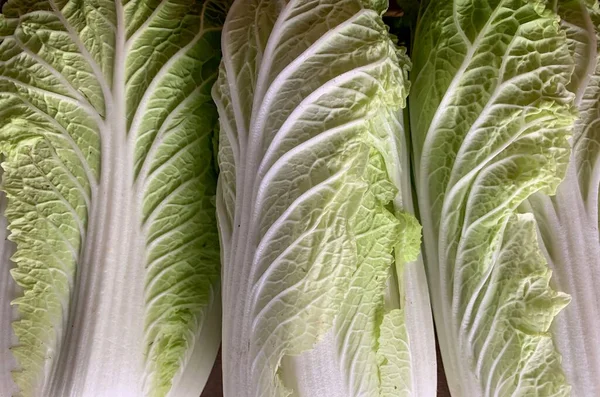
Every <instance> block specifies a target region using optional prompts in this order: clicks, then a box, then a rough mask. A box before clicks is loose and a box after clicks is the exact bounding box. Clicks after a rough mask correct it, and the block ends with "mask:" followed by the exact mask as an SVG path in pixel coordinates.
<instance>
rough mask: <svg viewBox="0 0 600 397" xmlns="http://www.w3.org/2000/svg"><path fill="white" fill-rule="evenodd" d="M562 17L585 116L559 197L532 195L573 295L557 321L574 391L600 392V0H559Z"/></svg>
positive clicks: (558, 275)
mask: <svg viewBox="0 0 600 397" xmlns="http://www.w3.org/2000/svg"><path fill="white" fill-rule="evenodd" d="M555 3H556V5H557V6H558V13H559V15H560V16H561V17H562V18H563V21H562V26H563V27H564V29H565V31H566V33H567V39H568V42H569V49H570V50H571V53H572V55H573V56H574V58H575V74H574V76H573V79H572V80H571V84H570V86H569V88H570V89H571V90H572V91H573V92H574V93H575V106H577V109H578V110H579V119H578V120H577V121H576V123H575V128H574V129H573V137H572V138H571V143H572V146H573V152H572V154H571V162H570V164H569V167H568V169H567V176H566V178H565V181H564V182H563V183H562V184H561V185H560V186H559V187H558V190H557V192H556V196H552V197H549V196H546V195H542V194H537V195H535V197H533V198H532V199H531V200H529V204H530V206H529V209H530V210H532V211H533V213H534V214H535V217H536V220H537V223H538V231H539V235H540V242H541V243H542V247H543V252H544V254H545V256H546V258H547V259H548V264H549V265H550V268H551V269H552V270H553V272H554V273H553V274H554V277H553V281H554V283H555V285H556V287H557V288H558V289H560V290H561V291H565V292H567V293H568V294H570V295H571V297H572V302H571V304H569V306H567V308H565V310H563V311H562V312H561V313H560V314H559V315H558V316H557V317H556V321H555V323H554V326H553V327H552V332H553V335H554V340H555V342H556V344H557V347H558V351H559V352H560V354H561V355H562V357H563V362H562V365H563V368H564V370H565V373H566V376H567V381H568V382H569V383H570V384H571V386H572V395H573V396H599V395H600V332H599V330H600V234H599V233H598V226H599V218H598V204H599V203H598V187H599V185H600V63H599V57H598V56H599V49H600V46H599V39H600V9H599V6H598V2H597V1H596V0H560V1H556V2H555Z"/></svg>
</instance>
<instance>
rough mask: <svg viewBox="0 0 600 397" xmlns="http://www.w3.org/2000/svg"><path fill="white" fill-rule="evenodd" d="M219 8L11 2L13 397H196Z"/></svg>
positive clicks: (213, 290)
mask: <svg viewBox="0 0 600 397" xmlns="http://www.w3.org/2000/svg"><path fill="white" fill-rule="evenodd" d="M225 6H226V4H225V3H224V2H220V1H211V0H209V1H204V2H198V1H195V0H164V1H161V2H158V1H153V0H136V1H129V2H123V3H121V2H118V1H117V2H114V1H110V0H85V1H75V0H68V1H56V0H43V1H31V0H11V1H9V2H8V3H7V4H6V5H5V6H4V8H3V14H4V15H2V16H0V150H1V151H2V152H3V153H4V155H5V162H4V163H3V168H4V170H5V174H4V178H3V188H4V191H6V194H7V196H8V207H7V210H6V216H7V218H8V222H9V226H8V227H9V229H10V232H11V234H10V239H11V240H12V241H14V242H15V243H16V246H17V250H16V253H15V255H14V256H13V257H12V260H13V261H14V263H15V268H14V269H13V270H12V271H11V273H12V276H13V277H14V280H15V281H16V284H18V285H19V286H20V287H21V288H22V290H23V291H22V294H19V295H20V296H17V297H16V299H14V301H13V304H14V305H16V307H17V308H18V312H19V319H18V320H16V321H15V322H13V328H14V330H15V334H16V336H17V337H18V344H16V345H15V346H13V347H12V353H13V354H14V356H15V357H16V358H17V360H18V365H19V368H18V370H16V371H15V372H13V376H14V380H15V382H16V384H17V385H18V387H19V389H20V394H22V395H24V396H31V395H44V396H115V395H121V396H124V395H126V396H137V395H144V394H145V395H153V396H163V395H166V394H167V393H168V392H169V391H171V394H172V395H176V396H185V395H190V396H198V394H199V392H200V391H201V389H202V387H203V384H204V382H205V381H206V378H207V377H208V374H209V372H210V368H211V367H212V363H213V361H214V357H215V355H216V352H217V349H218V345H219V332H220V329H219V320H218V319H219V315H220V313H219V310H220V307H219V304H218V302H217V300H216V299H215V298H216V297H217V295H218V293H219V289H218V286H217V285H218V284H217V281H218V273H219V262H218V260H219V253H218V246H217V243H216V240H217V228H216V219H215V215H214V204H213V199H212V197H213V196H214V194H215V189H216V172H215V169H214V167H213V157H212V153H211V149H212V139H213V138H212V131H213V126H214V125H215V123H216V117H217V114H216V109H215V108H214V105H213V104H212V103H211V97H210V90H211V86H212V84H213V82H214V81H215V79H216V74H217V66H218V60H219V37H220V31H221V25H222V21H223V18H224V15H225ZM2 266H3V272H4V271H5V270H4V269H5V266H7V264H6V263H3V264H2ZM1 303H2V304H3V308H2V313H3V318H2V322H4V321H5V320H6V317H4V315H5V312H6V310H7V309H6V305H7V304H8V303H7V302H5V301H4V300H3V301H2V302H1ZM0 354H2V357H0V360H2V361H3V362H4V361H5V360H7V358H6V357H5V355H6V351H5V349H2V351H0ZM2 369H3V370H4V367H3V368H2ZM5 377H6V374H2V379H4V378H5Z"/></svg>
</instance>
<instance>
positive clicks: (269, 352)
mask: <svg viewBox="0 0 600 397" xmlns="http://www.w3.org/2000/svg"><path fill="white" fill-rule="evenodd" d="M386 3H387V2H385V1H361V0H312V1H310V0H290V1H259V0H239V1H236V2H234V4H233V6H232V8H231V11H230V12H229V14H228V17H227V21H226V23H225V26H224V30H223V38H222V48H223V62H222V65H221V72H220V75H219V80H218V82H217V84H216V85H215V90H214V98H215V100H216V102H217V106H218V108H219V114H220V117H221V119H220V121H221V123H220V125H221V132H220V147H219V166H220V171H221V173H220V176H219V187H218V193H217V211H218V224H219V229H220V238H221V248H222V250H221V252H222V262H223V274H222V288H223V374H224V384H223V386H224V392H225V395H226V396H231V397H233V396H235V397H249V396H252V397H263V396H288V395H292V396H310V397H313V396H330V397H338V396H339V397H348V396H374V397H375V396H419V397H428V396H434V395H435V392H436V371H435V349H434V336H433V327H432V319H431V315H430V307H429V299H428V293H427V284H426V280H425V274H424V269H423V267H422V266H423V265H422V263H421V261H420V260H419V259H418V257H419V243H420V226H419V224H418V223H417V221H416V219H415V218H414V216H413V215H412V203H411V189H410V178H409V176H410V173H409V169H408V160H409V155H408V152H407V144H406V141H405V135H404V129H403V123H402V108H403V107H404V105H405V98H406V95H407V92H408V82H407V70H408V67H409V61H408V59H407V57H406V55H405V54H404V52H402V51H399V50H398V49H397V48H396V47H395V46H394V44H393V42H392V40H391V38H390V37H389V34H388V30H387V27H386V26H385V24H384V23H383V21H382V18H381V15H382V13H383V11H384V10H385V8H386V7H387V4H386Z"/></svg>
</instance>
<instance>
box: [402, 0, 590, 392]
mask: <svg viewBox="0 0 600 397" xmlns="http://www.w3.org/2000/svg"><path fill="white" fill-rule="evenodd" d="M545 3H546V2H545V1H541V0H493V1H478V0H453V1H434V0H431V1H425V2H423V4H422V6H423V8H422V10H421V16H420V20H419V24H418V27H417V31H416V38H415V43H414V49H415V51H414V56H413V62H414V67H413V74H412V81H413V86H412V89H411V99H410V111H411V138H412V142H413V144H414V154H415V172H416V186H417V196H418V204H419V213H420V215H421V221H422V225H423V236H424V256H425V263H426V270H427V276H428V281H429V287H430V291H431V297H432V306H433V311H434V317H435V320H436V327H437V331H438V332H437V334H438V337H439V343H440V349H441V353H442V358H443V361H444V369H445V371H446V377H447V379H448V383H449V387H450V390H451V392H452V395H454V396H469V397H478V396H538V397H549V396H566V395H568V393H569V386H568V384H567V379H566V378H565V374H564V371H563V368H562V366H561V357H560V355H559V353H558V352H557V350H556V348H555V344H556V342H557V340H558V339H560V338H557V337H553V335H552V334H551V333H550V332H549V329H550V326H551V323H552V321H553V320H554V317H555V316H556V315H557V313H558V312H559V311H560V310H561V309H562V308H563V307H564V306H565V305H566V304H567V303H568V302H569V298H568V296H567V295H566V294H563V293H560V292H556V291H555V290H554V289H552V288H551V287H550V286H549V283H550V278H551V271H550V270H549V269H548V266H547V263H546V261H545V259H544V257H543V256H542V254H541V252H540V250H539V246H538V242H537V236H536V223H535V220H534V218H533V216H532V215H531V214H520V213H519V211H518V208H517V207H518V206H519V205H520V204H521V203H522V202H523V201H524V200H525V199H527V198H528V197H529V196H531V195H532V194H534V193H535V192H539V191H541V192H544V193H546V194H552V193H554V192H555V191H556V187H557V186H558V184H559V183H560V181H561V180H562V179H563V177H564V175H565V172H566V168H567V163H568V160H569V154H570V147H569V142H568V139H569V134H570V131H571V129H572V125H573V121H574V114H573V113H574V112H573V110H572V108H571V104H572V101H573V95H572V94H571V93H570V92H568V90H567V89H566V85H568V84H569V82H570V79H571V75H572V72H573V67H574V66H573V60H572V57H571V56H570V53H569V49H568V46H567V40H566V36H565V33H564V32H563V31H562V30H561V29H560V26H559V21H558V18H557V16H556V14H555V13H553V11H552V10H551V9H550V8H547V7H546V4H545ZM582 395H588V394H582Z"/></svg>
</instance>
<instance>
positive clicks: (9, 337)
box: [0, 170, 22, 396]
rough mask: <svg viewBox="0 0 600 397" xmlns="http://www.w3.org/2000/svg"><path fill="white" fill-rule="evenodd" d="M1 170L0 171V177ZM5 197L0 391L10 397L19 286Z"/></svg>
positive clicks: (0, 245)
mask: <svg viewBox="0 0 600 397" xmlns="http://www.w3.org/2000/svg"><path fill="white" fill-rule="evenodd" d="M1 173H2V170H0V175H1ZM6 204H7V200H6V195H5V194H4V193H2V192H0V319H2V321H0V390H2V394H0V395H2V396H4V395H7V396H10V395H12V394H14V393H16V392H17V391H18V390H17V385H15V383H14V381H13V379H12V376H11V371H12V370H14V369H16V367H17V363H16V360H15V358H14V357H13V355H12V354H11V352H10V348H11V347H12V346H13V345H14V344H15V343H17V341H16V335H15V334H14V332H13V330H12V327H11V323H12V321H13V320H14V319H16V318H17V313H16V310H15V307H14V306H11V304H10V302H11V301H12V300H13V299H14V298H16V297H17V296H18V295H19V294H20V293H22V292H21V291H20V290H19V286H18V285H17V284H16V283H15V282H14V281H13V279H12V277H11V276H10V270H11V269H12V267H13V266H14V264H13V263H12V262H11V261H10V257H11V256H12V255H13V254H14V252H15V245H14V243H13V242H12V241H10V240H8V228H7V221H6V217H4V215H2V214H4V211H5V210H6Z"/></svg>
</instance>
